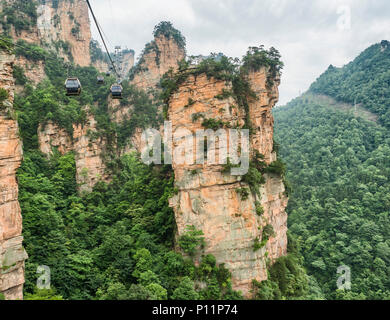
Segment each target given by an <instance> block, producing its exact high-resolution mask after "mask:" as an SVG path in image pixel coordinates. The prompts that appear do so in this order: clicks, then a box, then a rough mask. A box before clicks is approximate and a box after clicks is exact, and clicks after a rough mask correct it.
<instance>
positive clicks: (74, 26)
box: [37, 0, 92, 67]
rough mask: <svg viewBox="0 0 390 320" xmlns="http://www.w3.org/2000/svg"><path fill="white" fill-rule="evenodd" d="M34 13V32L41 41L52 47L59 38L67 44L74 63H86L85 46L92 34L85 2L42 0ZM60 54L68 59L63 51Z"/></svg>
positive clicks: (87, 45) (82, 64)
mask: <svg viewBox="0 0 390 320" xmlns="http://www.w3.org/2000/svg"><path fill="white" fill-rule="evenodd" d="M55 3H56V4H57V3H58V4H57V5H55ZM37 13H38V19H37V31H38V38H39V39H40V41H41V44H45V43H47V44H49V45H50V46H52V45H54V44H55V43H58V42H59V41H62V42H63V43H67V44H68V45H69V49H70V53H71V55H72V57H73V61H74V63H75V64H78V65H80V66H82V67H85V66H88V65H90V63H91V56H90V51H89V45H90V42H91V38H92V36H91V29H90V20H89V15H88V5H87V3H86V1H84V0H61V1H45V3H41V4H39V5H38V8H37ZM61 55H62V56H63V57H64V58H65V59H68V56H67V53H66V52H63V53H62V54H61Z"/></svg>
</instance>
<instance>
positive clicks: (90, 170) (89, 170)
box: [38, 114, 110, 192]
mask: <svg viewBox="0 0 390 320" xmlns="http://www.w3.org/2000/svg"><path fill="white" fill-rule="evenodd" d="M96 134H97V130H96V121H95V119H94V117H93V115H92V114H89V115H88V116H87V121H86V122H85V123H83V124H74V125H73V132H72V133H69V132H67V131H66V130H65V129H63V128H61V127H59V126H58V125H57V124H55V123H53V122H51V121H50V122H48V123H47V124H46V125H44V126H43V125H41V126H40V127H39V128H38V142H39V148H40V150H41V151H42V152H43V153H44V154H46V155H48V156H50V155H51V154H52V152H53V150H54V149H57V150H58V151H59V152H60V153H61V154H66V153H68V152H74V154H75V161H76V181H77V184H78V188H79V191H80V192H83V191H86V192H88V191H91V190H92V188H93V186H94V185H95V184H96V183H97V182H99V181H106V182H107V181H109V179H110V178H109V174H108V172H107V169H106V164H105V162H104V152H105V151H106V141H105V140H104V138H102V137H99V136H96Z"/></svg>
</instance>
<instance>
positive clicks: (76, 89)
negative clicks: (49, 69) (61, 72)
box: [65, 78, 81, 96]
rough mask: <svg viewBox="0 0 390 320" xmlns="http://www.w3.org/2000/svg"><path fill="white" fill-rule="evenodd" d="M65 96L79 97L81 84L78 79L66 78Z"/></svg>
mask: <svg viewBox="0 0 390 320" xmlns="http://www.w3.org/2000/svg"><path fill="white" fill-rule="evenodd" d="M65 89H66V95H67V96H79V95H80V93H81V83H80V80H79V79H78V78H68V79H66V80H65Z"/></svg>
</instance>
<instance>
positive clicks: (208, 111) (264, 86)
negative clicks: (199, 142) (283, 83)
mask: <svg viewBox="0 0 390 320" xmlns="http://www.w3.org/2000/svg"><path fill="white" fill-rule="evenodd" d="M183 72H184V73H185V72H186V71H183ZM190 72H191V71H190ZM184 77H185V76H184ZM270 77H274V78H273V79H272V80H273V83H272V85H271V86H270V85H269V82H270V81H269V79H270ZM179 78H180V77H179ZM181 78H183V74H182V76H181ZM245 80H246V82H247V83H248V84H249V86H250V88H251V90H252V97H250V98H249V99H248V103H247V108H242V107H238V106H239V105H240V102H239V101H237V97H236V96H235V95H234V94H229V93H231V92H232V90H233V83H232V81H230V80H225V79H223V80H220V79H218V78H217V77H212V76H210V75H206V74H205V73H200V74H195V75H194V74H190V75H189V76H187V77H186V80H185V81H184V82H181V83H179V84H178V85H177V88H176V90H175V91H174V92H173V93H172V94H171V96H170V98H169V102H168V104H169V106H168V118H169V120H170V121H171V122H172V127H173V128H172V132H173V134H174V135H175V132H179V131H180V130H183V129H186V130H189V131H190V132H191V134H192V135H193V136H195V132H196V131H197V130H200V129H203V130H205V129H206V128H205V125H206V123H207V121H205V120H208V122H209V123H210V121H211V122H213V123H218V124H219V125H218V126H219V127H220V128H225V129H227V128H233V127H239V128H243V127H244V126H245V123H247V122H248V119H250V123H251V124H250V126H251V127H252V134H251V135H250V154H251V156H252V158H253V157H254V155H255V154H261V155H263V162H264V167H265V169H264V171H263V173H262V175H263V181H262V184H261V185H257V186H251V185H249V182H248V181H250V179H246V177H248V175H250V174H252V173H253V171H250V172H249V173H248V174H247V175H246V176H233V175H230V172H229V171H228V172H226V170H224V166H223V165H220V164H218V163H217V164H208V163H207V161H206V163H205V164H188V163H184V164H179V163H177V162H176V161H175V159H173V169H174V172H175V184H176V187H177V188H178V190H179V192H178V194H177V195H176V196H174V197H173V198H172V199H171V201H170V205H171V206H172V207H173V209H174V211H175V218H176V223H177V229H178V236H179V237H180V236H181V235H183V234H184V233H185V232H186V227H187V226H192V225H193V226H195V227H196V228H197V229H199V230H201V231H202V232H203V233H204V237H205V241H206V246H205V248H204V250H203V252H202V253H203V254H213V255H214V256H215V257H216V259H217V262H218V263H224V264H225V266H226V267H227V268H228V269H229V270H230V271H231V273H232V283H233V288H234V289H235V290H241V291H242V292H243V294H244V296H246V297H250V289H251V283H252V280H253V279H256V280H257V281H263V280H266V279H267V266H266V261H267V259H268V258H269V259H270V260H271V262H272V261H273V260H274V259H276V258H278V257H280V256H283V255H285V254H287V235H286V232H287V215H286V212H285V208H286V206H287V196H286V193H285V187H284V183H283V181H282V177H281V176H280V175H279V174H275V173H272V170H266V167H267V166H270V165H272V163H274V161H275V160H276V154H275V152H273V117H272V113H271V110H272V107H273V106H274V105H275V103H276V102H277V100H278V85H279V78H278V76H277V75H271V74H270V71H269V68H266V67H263V68H260V69H259V70H257V71H253V70H252V71H250V72H248V74H247V75H245ZM227 93H228V94H227ZM214 129H215V128H214ZM227 132H228V131H227ZM188 134H189V133H188ZM227 138H228V139H230V137H229V133H227ZM173 141H174V142H173V154H175V152H177V151H176V148H179V147H180V144H181V143H182V141H180V140H175V138H174V139H173ZM193 148H194V150H195V151H196V148H197V146H196V145H194V146H193ZM221 150H222V145H220V144H219V143H216V145H215V151H216V159H219V157H220V152H221ZM250 170H251V169H250ZM244 189H245V190H248V192H247V194H246V195H244V196H243V195H242V193H241V191H242V190H244ZM253 189H257V190H253ZM249 190H252V192H249ZM272 229H273V230H272ZM198 258H199V257H198Z"/></svg>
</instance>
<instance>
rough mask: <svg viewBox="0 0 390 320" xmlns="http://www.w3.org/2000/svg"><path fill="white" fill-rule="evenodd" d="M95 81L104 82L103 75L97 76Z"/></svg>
mask: <svg viewBox="0 0 390 320" xmlns="http://www.w3.org/2000/svg"><path fill="white" fill-rule="evenodd" d="M97 83H98V84H104V77H102V76H98V77H97Z"/></svg>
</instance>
